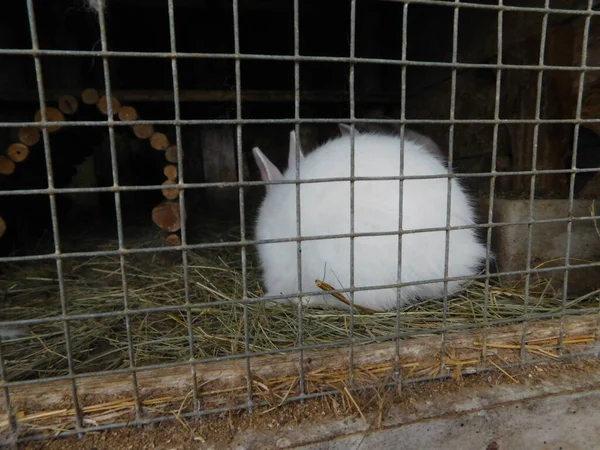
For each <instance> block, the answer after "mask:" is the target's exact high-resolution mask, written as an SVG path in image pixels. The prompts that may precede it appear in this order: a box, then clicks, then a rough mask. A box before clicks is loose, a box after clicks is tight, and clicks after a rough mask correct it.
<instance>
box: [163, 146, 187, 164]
mask: <svg viewBox="0 0 600 450" xmlns="http://www.w3.org/2000/svg"><path fill="white" fill-rule="evenodd" d="M181 157H182V158H183V151H182V152H181ZM165 158H166V160H167V161H169V162H170V163H173V164H175V163H177V146H176V145H171V146H170V147H169V148H168V149H167V150H166V151H165Z"/></svg>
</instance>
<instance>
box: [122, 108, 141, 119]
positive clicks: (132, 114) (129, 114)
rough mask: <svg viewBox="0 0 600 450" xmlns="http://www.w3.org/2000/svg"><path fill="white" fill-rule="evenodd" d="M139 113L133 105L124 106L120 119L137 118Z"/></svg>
mask: <svg viewBox="0 0 600 450" xmlns="http://www.w3.org/2000/svg"><path fill="white" fill-rule="evenodd" d="M137 118H138V113H137V111H136V110H135V108H134V107H133V106H122V107H121V109H120V110H119V120H123V121H125V122H129V121H133V120H137Z"/></svg>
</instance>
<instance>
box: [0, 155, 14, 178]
mask: <svg viewBox="0 0 600 450" xmlns="http://www.w3.org/2000/svg"><path fill="white" fill-rule="evenodd" d="M14 171H15V162H14V161H13V160H12V159H10V158H9V157H8V156H5V155H0V174H2V175H10V174H12V173H13V172H14Z"/></svg>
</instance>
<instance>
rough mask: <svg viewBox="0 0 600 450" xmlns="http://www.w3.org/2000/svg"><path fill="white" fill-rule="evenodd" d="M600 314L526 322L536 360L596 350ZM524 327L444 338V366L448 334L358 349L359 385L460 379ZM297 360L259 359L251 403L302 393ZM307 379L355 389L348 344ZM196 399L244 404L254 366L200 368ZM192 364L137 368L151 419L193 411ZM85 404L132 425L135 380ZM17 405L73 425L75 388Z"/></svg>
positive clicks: (127, 378) (93, 413)
mask: <svg viewBox="0 0 600 450" xmlns="http://www.w3.org/2000/svg"><path fill="white" fill-rule="evenodd" d="M599 318H600V316H599V315H597V314H593V315H586V316H580V317H567V318H565V319H564V321H563V322H562V324H561V320H558V319H556V320H537V321H532V322H530V323H529V326H528V329H527V335H526V351H527V353H528V358H529V360H530V361H535V362H536V363H538V362H543V361H555V360H556V358H557V357H558V356H557V355H556V347H557V343H558V336H559V334H560V332H561V331H563V333H564V334H563V337H564V341H563V345H564V346H565V347H566V348H568V350H567V351H568V352H569V353H570V354H572V355H578V354H584V353H586V352H589V351H591V350H592V349H593V348H595V347H594V346H595V336H596V333H597V331H598V319H599ZM522 332H523V326H522V324H520V323H517V324H513V325H507V326H502V327H491V328H488V329H486V330H485V336H486V349H485V350H484V349H483V347H482V342H483V336H484V335H483V330H481V329H479V330H468V331H460V332H454V333H449V334H448V335H447V336H446V355H445V356H446V361H445V362H446V365H445V368H442V367H441V366H440V346H441V336H439V335H429V336H420V337H414V338H409V339H404V340H403V341H402V345H400V346H399V348H398V355H396V343H395V341H393V340H392V341H389V342H382V343H376V344H368V345H356V346H355V348H354V375H355V381H359V382H360V383H361V385H364V386H369V385H371V386H372V385H381V382H382V381H385V380H389V377H390V376H392V375H393V373H394V367H395V363H394V361H395V358H396V356H397V357H398V358H399V362H400V367H401V370H402V377H403V379H404V380H408V379H411V378H420V377H433V376H436V375H440V374H447V375H455V376H460V375H461V374H468V373H473V372H475V370H476V369H480V368H482V367H483V361H484V358H487V361H488V366H489V367H492V368H493V366H492V364H491V363H490V361H492V362H494V363H495V364H499V365H503V364H517V363H519V362H520V361H521V359H520V358H521V351H520V342H521V335H522ZM298 363H299V359H298V353H297V352H290V353H286V354H280V355H269V356H260V357H258V356H257V357H253V358H252V359H251V376H252V379H251V380H250V382H251V384H252V386H253V396H254V399H253V400H254V401H267V402H271V403H273V405H274V406H276V405H278V404H280V403H282V402H283V401H284V400H285V399H286V398H288V397H292V396H294V395H297V394H298V392H299V391H298V377H299V366H298ZM303 364H304V379H305V381H306V384H307V391H308V393H313V392H319V391H321V392H322V391H331V390H336V389H338V390H342V389H343V388H344V386H346V383H348V380H349V377H350V373H349V356H348V351H347V349H345V348H341V349H340V348H332V349H317V350H307V351H305V352H304V359H303ZM194 365H195V368H196V372H195V373H196V377H197V380H196V381H197V384H196V385H197V386H199V389H198V397H199V398H200V402H201V407H202V408H203V409H212V408H233V407H242V406H244V405H246V404H247V401H248V397H247V390H246V389H247V366H246V360H245V359H243V358H240V359H237V360H227V361H216V362H208V363H201V362H199V363H195V364H194ZM190 369H191V366H190V365H183V366H178V367H167V368H162V369H154V370H147V371H145V370H138V371H137V384H138V386H139V393H140V399H141V402H142V403H143V404H144V405H148V409H147V411H145V412H146V414H149V417H151V416H152V415H156V414H158V415H162V414H178V413H186V412H190V411H193V405H192V403H191V402H190V401H189V399H190V398H191V397H192V396H191V389H193V383H192V372H191V370H190ZM75 383H76V385H77V392H78V395H79V399H80V405H81V408H82V410H83V413H84V415H85V418H86V420H89V421H90V422H91V423H95V424H98V425H102V424H108V423H113V422H114V421H115V417H119V419H120V420H123V421H126V420H128V419H135V402H134V401H133V398H132V394H131V390H132V379H131V375H129V374H127V373H125V374H108V375H104V376H92V377H85V378H79V379H76V381H75ZM9 392H10V402H11V405H12V408H13V410H14V411H17V412H18V414H17V416H18V421H19V427H20V430H21V431H23V432H26V431H27V430H28V429H31V430H33V431H34V432H40V431H42V430H44V429H56V428H58V427H59V425H60V428H61V429H69V428H70V429H72V428H73V425H74V417H75V411H74V410H73V409H72V400H71V393H72V384H71V381H69V380H64V381H40V382H39V383H36V384H27V385H24V386H16V387H11V388H9ZM4 395H5V391H4V390H2V391H1V392H0V408H2V409H0V411H2V412H3V413H5V410H4V408H5V405H6V402H5V399H4V398H3V397H4ZM7 427H8V420H7V417H6V415H4V416H0V429H1V428H4V429H5V430H6V428H7Z"/></svg>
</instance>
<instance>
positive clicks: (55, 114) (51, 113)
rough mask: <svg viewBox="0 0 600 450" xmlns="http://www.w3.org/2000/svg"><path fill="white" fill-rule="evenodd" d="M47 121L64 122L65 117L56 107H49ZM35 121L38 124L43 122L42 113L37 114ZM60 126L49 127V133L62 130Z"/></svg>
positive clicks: (39, 111)
mask: <svg viewBox="0 0 600 450" xmlns="http://www.w3.org/2000/svg"><path fill="white" fill-rule="evenodd" d="M46 119H47V120H48V122H64V120H65V116H64V115H63V113H62V112H60V110H59V109H56V108H54V107H52V106H51V107H49V108H46ZM35 121H36V122H41V121H42V111H41V110H38V111H37V112H36V113H35ZM60 128H61V127H60V126H48V133H54V132H55V131H58V130H60Z"/></svg>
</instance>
